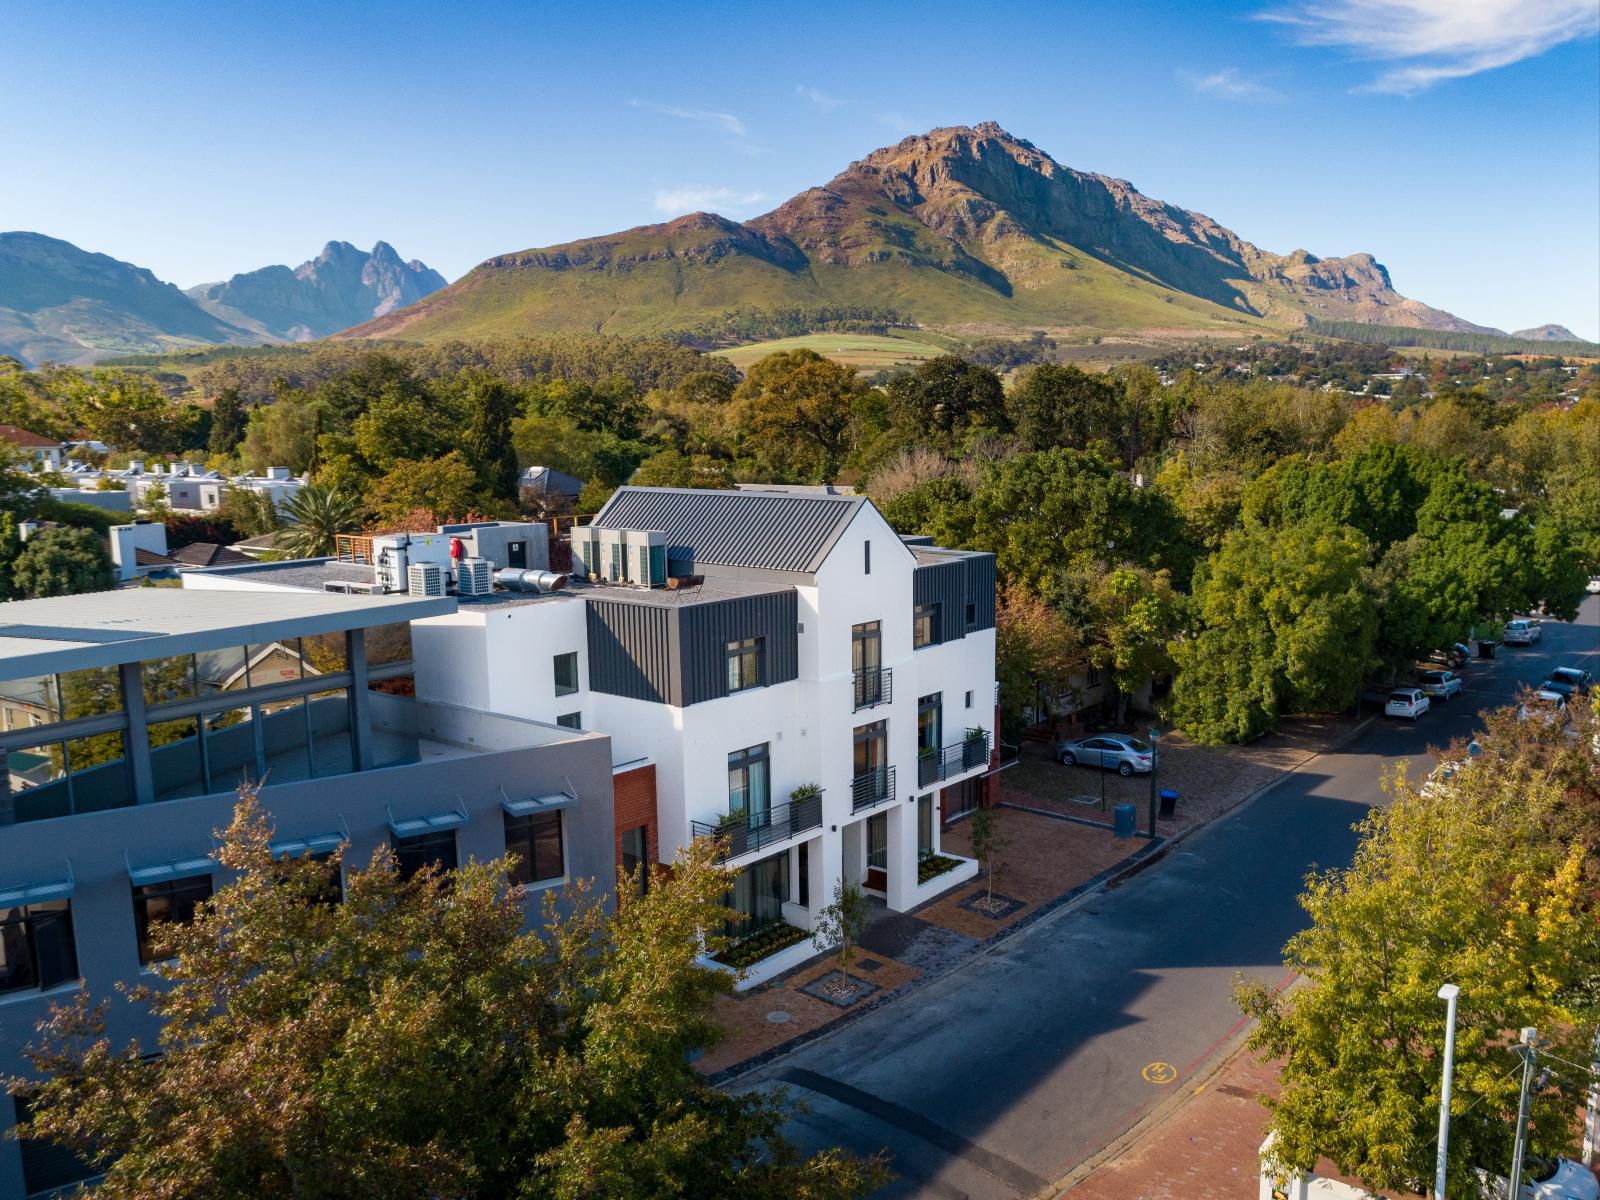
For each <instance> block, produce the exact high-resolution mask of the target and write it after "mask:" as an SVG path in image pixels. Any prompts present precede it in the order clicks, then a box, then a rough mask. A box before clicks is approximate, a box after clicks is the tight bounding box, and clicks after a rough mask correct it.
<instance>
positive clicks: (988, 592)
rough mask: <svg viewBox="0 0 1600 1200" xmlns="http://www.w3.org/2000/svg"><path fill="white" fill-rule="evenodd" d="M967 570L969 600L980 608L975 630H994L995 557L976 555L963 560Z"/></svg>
mask: <svg viewBox="0 0 1600 1200" xmlns="http://www.w3.org/2000/svg"><path fill="white" fill-rule="evenodd" d="M962 565H963V566H964V567H965V568H966V592H967V599H968V600H969V601H971V602H972V603H973V604H975V605H977V607H978V623H977V625H975V626H974V627H973V628H975V629H993V628H994V588H995V578H994V555H992V554H975V555H973V556H972V557H971V558H967V559H963V560H962Z"/></svg>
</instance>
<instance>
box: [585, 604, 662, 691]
mask: <svg viewBox="0 0 1600 1200" xmlns="http://www.w3.org/2000/svg"><path fill="white" fill-rule="evenodd" d="M585 608H587V609H588V624H589V687H590V688H591V689H592V690H594V691H597V692H605V693H606V694H607V695H611V696H626V697H628V698H629V699H632V700H650V701H653V702H655V703H657V704H671V703H675V701H674V700H673V698H672V648H671V644H670V641H669V629H670V617H671V615H672V612H671V610H668V609H665V608H658V607H656V606H654V605H649V604H630V603H627V602H626V601H615V600H597V599H594V598H593V597H590V598H589V600H588V603H587V604H586V605H585Z"/></svg>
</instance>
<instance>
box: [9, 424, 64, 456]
mask: <svg viewBox="0 0 1600 1200" xmlns="http://www.w3.org/2000/svg"><path fill="white" fill-rule="evenodd" d="M0 441H3V442H10V443H11V444H12V445H13V446H25V447H30V448H38V449H42V450H49V449H54V448H55V447H58V446H60V445H61V443H60V442H58V441H56V440H55V438H47V437H41V436H40V435H39V434H37V433H30V432H29V431H28V430H26V429H22V428H20V427H19V426H16V425H0Z"/></svg>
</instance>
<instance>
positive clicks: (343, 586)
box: [322, 579, 350, 596]
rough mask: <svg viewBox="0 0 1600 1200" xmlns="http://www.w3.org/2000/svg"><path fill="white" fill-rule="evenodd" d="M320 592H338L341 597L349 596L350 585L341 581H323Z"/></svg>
mask: <svg viewBox="0 0 1600 1200" xmlns="http://www.w3.org/2000/svg"><path fill="white" fill-rule="evenodd" d="M322 590H323V591H325V592H339V593H340V594H341V595H345V596H348V595H349V594H350V585H349V584H348V583H346V582H345V581H344V580H342V579H324V580H323V581H322Z"/></svg>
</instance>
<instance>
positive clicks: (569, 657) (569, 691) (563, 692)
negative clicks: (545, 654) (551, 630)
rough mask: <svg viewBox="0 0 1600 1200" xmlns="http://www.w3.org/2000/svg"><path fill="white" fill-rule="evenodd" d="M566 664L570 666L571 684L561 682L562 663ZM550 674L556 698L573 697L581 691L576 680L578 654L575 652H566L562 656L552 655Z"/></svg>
mask: <svg viewBox="0 0 1600 1200" xmlns="http://www.w3.org/2000/svg"><path fill="white" fill-rule="evenodd" d="M567 662H570V663H571V664H572V682H571V684H563V683H562V682H561V667H562V664H563V663H567ZM551 674H552V680H553V682H554V684H555V689H556V695H557V696H575V695H577V693H579V692H581V691H582V690H583V688H582V686H581V680H580V679H579V678H578V652H577V651H576V650H568V651H567V652H566V653H564V654H556V655H552V656H551Z"/></svg>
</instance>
